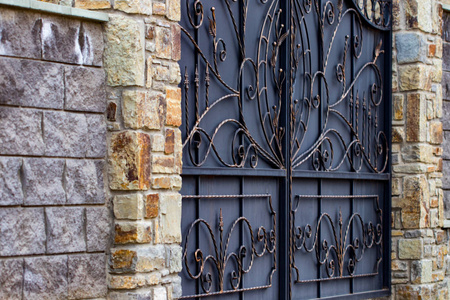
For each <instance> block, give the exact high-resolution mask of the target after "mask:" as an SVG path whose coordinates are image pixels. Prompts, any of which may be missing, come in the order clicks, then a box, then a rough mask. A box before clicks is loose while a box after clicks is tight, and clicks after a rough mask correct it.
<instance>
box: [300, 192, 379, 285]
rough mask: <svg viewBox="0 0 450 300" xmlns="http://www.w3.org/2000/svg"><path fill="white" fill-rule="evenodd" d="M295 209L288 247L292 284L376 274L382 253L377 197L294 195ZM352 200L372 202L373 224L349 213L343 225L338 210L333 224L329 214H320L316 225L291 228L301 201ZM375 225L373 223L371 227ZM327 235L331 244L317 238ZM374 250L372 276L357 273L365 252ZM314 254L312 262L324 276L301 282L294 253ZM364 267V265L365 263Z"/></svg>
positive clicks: (357, 214) (359, 215)
mask: <svg viewBox="0 0 450 300" xmlns="http://www.w3.org/2000/svg"><path fill="white" fill-rule="evenodd" d="M296 197H297V200H298V202H297V205H296V207H295V208H294V209H293V212H292V215H293V225H294V226H293V228H292V231H293V232H292V239H293V241H292V243H293V247H294V258H293V269H294V273H295V274H296V279H295V282H296V283H302V282H316V281H326V280H334V279H343V278H354V277H366V276H374V275H377V274H378V267H379V265H380V263H381V260H382V254H383V253H382V251H383V245H382V240H383V220H382V215H383V214H382V211H381V209H380V206H379V201H378V196H376V195H375V196H372V195H361V196H310V195H298V196H296ZM339 198H340V199H356V200H359V201H363V200H367V199H369V200H373V201H374V215H376V220H374V221H373V220H371V221H367V220H363V217H362V216H361V214H359V213H352V214H351V215H350V217H349V218H348V220H347V221H346V222H345V223H344V220H343V217H342V212H341V210H340V209H339V215H338V220H337V221H336V220H335V219H334V218H333V216H331V215H330V214H329V213H326V212H325V213H321V215H320V216H319V218H318V220H317V223H316V224H315V225H314V226H313V225H311V224H306V225H301V226H299V225H295V224H296V221H295V217H296V213H297V212H298V211H299V209H300V202H301V200H303V199H339ZM374 222H375V223H374ZM326 231H328V235H329V236H331V237H332V239H331V240H328V239H326V238H321V235H324V234H325V233H324V232H326ZM369 249H374V250H375V251H376V259H375V262H374V267H373V272H370V273H361V272H357V265H358V263H360V262H361V261H362V260H363V259H364V253H365V251H368V250H369ZM297 252H298V253H303V254H308V253H311V254H312V253H315V258H316V261H317V264H318V265H319V266H325V272H324V273H325V274H324V276H321V277H319V278H315V279H301V278H300V277H301V275H300V269H301V267H299V266H296V264H295V253H297ZM366 263H367V261H366Z"/></svg>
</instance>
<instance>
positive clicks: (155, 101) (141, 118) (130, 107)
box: [123, 91, 165, 129]
mask: <svg viewBox="0 0 450 300" xmlns="http://www.w3.org/2000/svg"><path fill="white" fill-rule="evenodd" d="M164 111H165V106H164V96H163V95H162V94H161V93H150V94H148V93H147V92H142V91H124V92H123V118H124V124H125V126H126V127H128V128H133V129H139V128H144V129H159V128H161V126H162V125H163V124H164Z"/></svg>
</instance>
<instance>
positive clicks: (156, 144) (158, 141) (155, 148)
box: [150, 133, 166, 152]
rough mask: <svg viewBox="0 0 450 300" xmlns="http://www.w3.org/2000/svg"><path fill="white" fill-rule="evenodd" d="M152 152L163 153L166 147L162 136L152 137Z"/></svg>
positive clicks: (156, 134)
mask: <svg viewBox="0 0 450 300" xmlns="http://www.w3.org/2000/svg"><path fill="white" fill-rule="evenodd" d="M150 140H151V144H152V152H163V151H164V147H165V142H166V141H165V138H164V136H163V135H162V134H159V133H155V134H152V135H151V136H150Z"/></svg>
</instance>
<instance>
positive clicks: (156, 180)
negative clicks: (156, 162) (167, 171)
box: [152, 176, 172, 189]
mask: <svg viewBox="0 0 450 300" xmlns="http://www.w3.org/2000/svg"><path fill="white" fill-rule="evenodd" d="M171 187H172V179H171V177H170V176H152V188H153V189H170V188H171Z"/></svg>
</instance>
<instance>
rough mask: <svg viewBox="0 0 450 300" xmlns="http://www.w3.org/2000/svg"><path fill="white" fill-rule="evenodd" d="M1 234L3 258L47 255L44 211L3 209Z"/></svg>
mask: <svg viewBox="0 0 450 300" xmlns="http://www.w3.org/2000/svg"><path fill="white" fill-rule="evenodd" d="M0 234H1V236H2V239H1V240H0V255H1V256H13V255H28V254H42V253H45V224H44V209H43V208H3V209H1V210H0Z"/></svg>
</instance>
